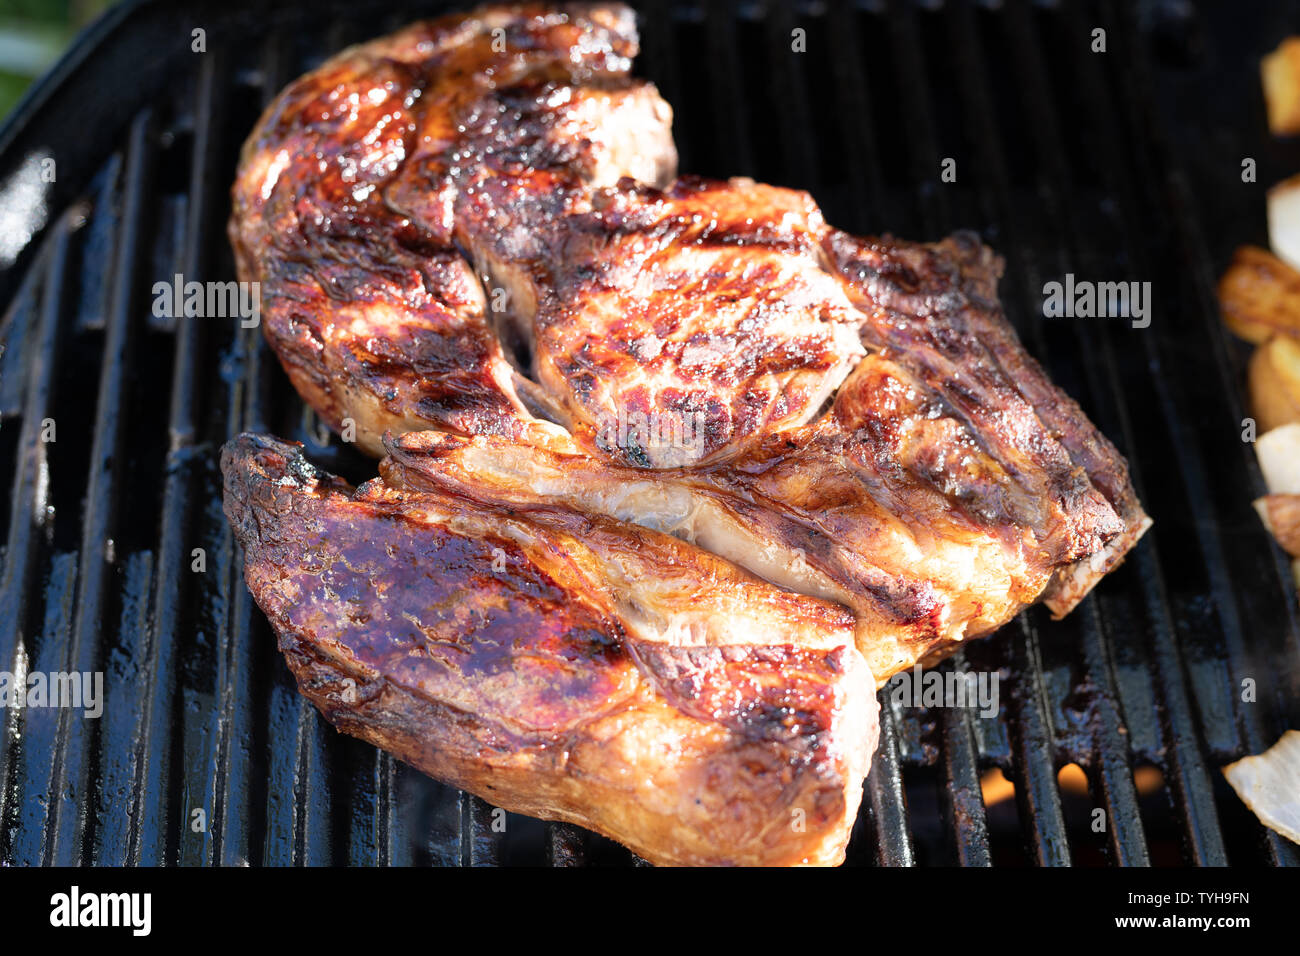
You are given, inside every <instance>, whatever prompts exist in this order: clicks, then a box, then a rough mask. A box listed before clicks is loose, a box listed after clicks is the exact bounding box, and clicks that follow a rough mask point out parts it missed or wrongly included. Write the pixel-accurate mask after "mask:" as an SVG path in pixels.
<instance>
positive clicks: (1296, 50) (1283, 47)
mask: <svg viewBox="0 0 1300 956" xmlns="http://www.w3.org/2000/svg"><path fill="white" fill-rule="evenodd" d="M1259 73H1260V79H1261V80H1262V81H1263V84H1264V104H1265V106H1266V107H1267V108H1268V128H1269V131H1270V132H1271V133H1272V134H1273V135H1274V136H1294V135H1295V134H1296V133H1300V37H1287V38H1286V39H1285V40H1283V41H1282V42H1281V44H1279V45H1278V48H1277V49H1276V50H1274V51H1273V52H1272V53H1270V54H1269V55H1268V56H1266V57H1264V59H1263V60H1261V61H1260V64H1259Z"/></svg>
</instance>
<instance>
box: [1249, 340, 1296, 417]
mask: <svg viewBox="0 0 1300 956" xmlns="http://www.w3.org/2000/svg"><path fill="white" fill-rule="evenodd" d="M1247 378H1248V385H1249V388H1250V406H1251V411H1252V413H1253V414H1254V416H1255V421H1256V422H1257V423H1258V425H1259V428H1260V429H1261V430H1262V431H1271V430H1272V429H1274V428H1277V427H1278V426H1280V425H1289V424H1291V423H1293V422H1300V342H1297V341H1296V340H1295V339H1293V338H1291V337H1290V336H1286V335H1278V336H1274V337H1273V338H1271V339H1269V340H1268V341H1267V342H1265V343H1264V344H1263V345H1261V346H1260V347H1259V348H1257V349H1255V354H1253V355H1252V356H1251V357H1250V365H1249V367H1248V369H1247Z"/></svg>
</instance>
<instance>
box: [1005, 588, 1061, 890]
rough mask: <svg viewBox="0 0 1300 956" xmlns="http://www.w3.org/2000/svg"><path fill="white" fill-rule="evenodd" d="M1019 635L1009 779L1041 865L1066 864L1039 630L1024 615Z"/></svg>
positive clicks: (1014, 667)
mask: <svg viewBox="0 0 1300 956" xmlns="http://www.w3.org/2000/svg"><path fill="white" fill-rule="evenodd" d="M1011 626H1014V627H1016V628H1017V629H1018V630H1019V631H1020V632H1021V634H1020V637H1019V638H1018V639H1017V640H1015V641H1014V642H1012V645H1011V647H1012V652H1011V653H1012V657H1011V670H1012V673H1014V674H1018V675H1020V676H1019V677H1018V679H1017V680H1015V681H1014V682H1013V683H1012V685H1011V707H1010V711H1011V728H1012V729H1011V747H1012V752H1013V753H1014V755H1015V761H1014V762H1013V764H1012V766H1011V773H1010V776H1011V778H1012V782H1013V784H1014V786H1015V788H1016V803H1017V806H1018V808H1019V811H1020V819H1021V820H1027V821H1028V823H1029V833H1028V834H1027V839H1028V842H1029V844H1030V850H1031V852H1032V853H1033V856H1034V860H1035V862H1037V863H1038V865H1039V866H1069V865H1070V862H1071V854H1070V841H1069V837H1068V836H1067V835H1066V829H1065V814H1064V812H1063V810H1062V808H1061V791H1060V789H1059V788H1058V786H1057V783H1056V770H1055V767H1054V764H1053V761H1054V760H1055V745H1054V743H1053V741H1052V734H1051V722H1050V721H1049V719H1048V716H1047V715H1048V709H1047V691H1046V688H1044V687H1043V666H1042V658H1041V656H1040V653H1039V647H1038V628H1037V626H1036V625H1035V624H1034V623H1033V621H1032V620H1031V617H1030V615H1029V614H1028V613H1023V614H1021V615H1020V616H1019V617H1018V618H1017V619H1016V622H1015V624H1013V625H1011Z"/></svg>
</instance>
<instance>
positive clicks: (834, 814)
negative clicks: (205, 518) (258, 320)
mask: <svg viewBox="0 0 1300 956" xmlns="http://www.w3.org/2000/svg"><path fill="white" fill-rule="evenodd" d="M222 469H223V472H224V475H225V482H226V497H225V503H226V512H227V516H228V518H229V519H230V522H231V525H232V527H233V528H234V529H235V532H236V535H237V537H238V539H239V541H240V543H241V545H242V546H243V548H244V553H245V559H244V567H245V578H246V580H247V582H248V586H249V588H250V590H251V591H252V592H253V595H254V597H255V599H256V600H257V602H258V604H259V605H260V606H261V607H262V609H263V610H264V611H265V612H266V614H267V616H268V617H269V618H270V620H271V622H272V624H273V625H274V627H275V629H276V632H277V633H278V634H279V636H280V646H281V649H282V650H283V651H284V652H285V656H286V660H287V661H288V663H289V666H290V667H291V669H292V670H293V672H294V674H295V676H296V677H297V679H298V682H299V688H300V690H301V691H302V692H303V693H304V694H305V695H306V696H307V697H308V698H310V699H311V700H312V701H313V702H314V703H315V704H316V705H317V706H318V707H319V708H320V709H321V711H322V713H323V714H324V715H325V716H326V717H327V718H329V719H330V720H331V721H332V722H333V723H335V724H336V726H338V727H339V729H341V730H343V731H345V732H348V733H351V734H354V735H356V736H359V737H362V738H363V739H366V740H369V741H371V742H372V743H375V744H376V745H378V746H380V747H383V748H384V749H386V750H388V751H390V752H391V753H393V754H395V755H396V756H398V757H399V758H401V759H403V760H406V761H408V762H410V763H411V764H413V765H414V766H416V767H418V768H420V769H421V770H423V771H425V772H426V773H429V774H431V775H432V776H435V777H437V778H438V779H440V780H444V781H447V782H448V783H451V784H452V785H454V786H457V787H460V788H462V789H465V790H469V791H471V792H473V793H476V794H478V795H479V796H481V797H483V798H484V799H486V800H488V801H490V802H492V803H493V804H494V805H496V806H500V807H504V808H506V809H508V810H512V811H517V812H520V813H527V814H531V815H534V816H539V817H542V818H544V819H552V820H566V821H569V822H573V823H577V824H581V825H583V826H586V827H589V828H591V829H594V830H597V831H598V832H601V833H604V834H606V835H608V836H611V837H613V838H614V839H617V840H619V841H620V842H622V843H624V844H625V845H627V846H628V847H630V848H631V849H633V850H634V851H635V852H637V853H639V854H640V855H642V856H643V857H645V858H646V859H649V860H651V861H653V862H656V863H667V864H749V865H782V864H792V863H818V864H834V863H838V862H840V860H841V859H842V857H843V853H844V847H845V845H846V843H847V840H848V835H849V831H850V829H851V827H852V824H853V821H854V818H855V815H856V811H857V805H858V801H859V799H860V797H861V783H862V778H863V776H865V774H866V771H867V768H868V765H869V760H870V754H871V752H872V750H873V749H874V747H875V733H876V731H875V718H874V712H875V706H876V705H875V701H874V698H873V697H872V694H871V678H870V675H869V673H868V672H867V670H866V668H865V666H864V665H863V663H862V660H861V658H860V657H859V656H858V654H857V653H856V651H854V650H853V647H852V643H851V640H852V630H851V628H852V619H851V618H850V617H849V616H848V615H846V614H844V612H843V611H842V610H838V609H836V608H834V606H833V605H827V604H825V603H824V602H819V601H816V600H815V599H812V598H807V597H802V596H798V595H793V594H789V593H786V592H780V591H779V589H775V588H772V587H771V585H765V584H763V583H761V582H759V581H757V580H756V579H753V578H750V577H749V576H747V575H744V574H743V572H738V571H735V570H734V569H727V568H726V567H725V566H724V564H723V563H721V562H718V561H717V559H716V558H713V557H712V556H709V555H700V557H701V559H702V560H704V561H705V562H706V564H707V565H708V569H707V570H704V569H703V568H702V569H701V570H700V571H697V572H695V577H696V578H697V579H698V580H699V581H701V582H705V584H704V585H703V586H704V589H705V590H706V591H707V590H708V589H709V587H710V585H708V584H707V582H708V581H709V580H710V577H709V576H710V575H714V576H715V577H714V582H715V583H714V584H712V585H711V587H713V588H716V589H717V593H716V594H715V596H714V598H713V601H714V602H716V601H719V600H725V596H726V594H727V593H728V591H729V590H730V589H732V588H734V587H740V588H750V589H754V590H757V591H766V592H768V594H769V596H770V598H771V599H772V601H773V602H774V603H772V604H771V608H772V610H771V613H768V614H766V615H765V616H764V617H763V618H762V620H764V621H766V626H767V627H768V628H770V630H769V632H768V633H767V634H765V635H764V638H765V640H764V641H763V642H762V643H757V644H755V643H728V642H727V640H726V639H725V637H724V638H723V642H722V643H712V644H709V643H706V644H702V645H692V644H682V643H675V642H674V636H673V635H674V634H675V633H676V632H672V631H667V632H664V633H662V634H658V635H656V634H654V633H653V632H652V629H650V628H648V627H647V626H646V625H645V624H644V622H642V621H640V620H638V619H635V618H633V617H629V616H628V613H627V612H624V611H622V610H620V605H619V603H618V602H617V601H616V600H615V599H614V598H613V597H612V596H611V595H610V593H609V591H608V590H607V588H606V587H605V584H604V581H605V575H603V574H601V573H600V568H601V567H603V565H602V564H600V563H599V561H615V562H617V561H620V560H626V561H631V562H640V563H639V564H637V565H636V566H637V567H638V568H639V569H640V573H639V574H638V576H637V580H644V581H646V582H652V581H654V580H655V579H656V577H657V575H656V574H655V573H654V566H655V562H656V561H660V562H663V563H662V565H661V570H662V572H663V573H664V574H673V573H679V571H680V567H681V565H682V564H683V563H684V562H688V561H689V560H691V553H692V552H694V549H690V548H689V546H687V545H684V544H682V543H681V542H678V541H675V540H674V539H672V538H669V537H668V536H666V535H662V534H658V533H657V532H653V531H649V530H647V529H644V528H638V527H635V526H631V525H623V524H620V523H617V522H611V521H608V520H605V519H601V518H598V517H591V516H583V515H578V514H575V513H573V512H566V511H564V510H562V509H548V510H539V511H535V512H534V513H532V514H530V515H528V516H526V517H522V516H521V517H516V516H512V515H511V514H510V513H509V512H507V511H503V510H499V509H492V508H489V507H487V506H479V507H474V506H472V505H470V504H469V503H467V502H465V501H463V500H462V501H452V500H450V499H448V498H446V497H443V496H439V495H436V494H432V493H416V492H412V491H397V490H394V489H391V488H389V487H387V486H386V485H384V484H383V482H381V481H379V480H375V481H372V482H368V483H367V484H366V485H364V486H362V487H361V488H360V489H357V490H355V491H354V490H352V489H351V488H349V487H348V486H347V485H346V484H345V483H343V482H342V481H340V480H338V479H336V478H333V477H332V476H329V475H325V474H322V473H319V472H317V471H316V470H315V469H313V468H312V467H311V466H310V465H308V464H306V463H305V462H304V461H303V459H302V457H301V454H300V451H299V450H298V448H297V447H296V446H292V445H288V444H286V443H282V442H278V441H275V440H272V439H268V438H263V437H259V436H253V435H243V436H240V437H239V438H238V439H236V440H235V441H233V442H232V443H231V444H229V445H228V446H227V447H226V449H225V450H224V451H223V455H222ZM694 553H697V554H698V552H694ZM592 562H597V563H592ZM643 598H644V600H645V602H646V603H647V604H654V602H655V601H656V600H657V599H658V598H657V596H656V595H655V594H652V593H649V592H647V593H646V594H645V595H643ZM676 600H677V598H676V597H675V596H670V597H669V598H668V603H667V604H666V605H665V606H666V607H669V608H673V607H676V608H677V610H678V612H681V613H686V612H687V611H688V610H689V608H683V607H681V606H679V605H678V604H675V603H674V602H675V601H676ZM762 603H763V602H762V601H756V600H755V599H753V598H752V597H751V598H749V599H747V604H748V605H749V606H754V605H755V604H762ZM706 626H708V625H707V624H706Z"/></svg>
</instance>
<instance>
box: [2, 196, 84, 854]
mask: <svg viewBox="0 0 1300 956" xmlns="http://www.w3.org/2000/svg"><path fill="white" fill-rule="evenodd" d="M72 218H73V214H72V213H69V214H65V215H64V216H62V217H61V218H60V219H59V221H58V223H57V224H56V226H55V227H54V231H53V234H52V235H51V236H50V239H49V241H48V244H47V245H46V247H45V249H43V250H42V252H41V256H40V258H39V259H38V260H37V262H35V263H33V265H32V268H31V273H30V275H31V279H30V281H29V282H28V283H25V288H24V289H22V290H20V292H19V297H20V298H19V300H18V301H20V302H25V303H27V305H26V310H27V314H26V315H17V314H15V316H14V321H15V322H16V321H18V320H19V319H22V320H24V321H27V322H29V323H30V322H31V319H32V316H33V313H34V312H35V311H36V306H35V305H33V304H32V303H34V302H36V301H37V300H36V299H35V295H36V292H37V286H39V287H40V299H39V312H38V321H39V327H38V331H37V339H36V341H35V342H34V343H33V347H32V352H31V355H32V358H31V360H30V363H29V364H28V366H27V380H26V388H25V392H24V395H23V402H22V416H23V418H22V425H21V428H20V431H19V437H18V448H17V452H16V455H15V459H14V475H13V479H12V482H11V484H10V486H9V487H10V490H11V494H12V497H11V499H10V505H9V509H10V515H9V533H8V536H7V540H6V545H5V552H4V554H5V561H4V576H3V578H2V579H0V621H3V622H4V640H3V644H0V661H3V662H4V663H3V666H4V667H5V668H7V669H8V670H9V671H10V673H12V674H14V675H20V674H22V673H23V672H24V671H25V670H26V658H27V654H28V648H27V642H26V637H25V636H26V635H27V633H28V632H29V630H30V628H29V626H28V616H29V613H30V610H31V609H30V608H29V606H28V603H29V602H28V597H29V595H30V593H31V590H32V572H33V570H34V568H35V564H36V557H37V554H38V553H39V551H40V539H39V537H38V534H37V532H38V531H40V530H42V529H43V528H44V527H45V526H46V522H47V511H46V509H47V507H48V504H49V462H48V445H47V444H46V443H45V442H44V441H42V440H41V429H42V422H43V420H44V419H45V418H46V417H47V415H48V413H49V411H50V409H51V408H52V407H53V400H54V391H55V387H56V379H55V376H54V370H55V368H56V366H57V365H58V360H59V350H60V345H61V344H62V342H63V335H62V334H61V331H62V330H61V325H62V321H61V319H62V312H63V292H64V287H65V281H66V274H67V262H68V246H69V244H70V238H69V237H70V234H71V226H70V220H71V219H72ZM46 250H48V251H46ZM38 280H39V281H38ZM24 717H25V709H24V708H21V707H11V708H7V709H6V712H5V714H4V720H3V721H2V722H0V726H3V727H4V731H5V739H4V742H3V745H2V746H0V851H3V849H4V848H5V847H6V845H7V843H8V835H9V832H10V825H11V821H12V820H13V818H14V817H15V815H16V813H17V810H18V808H19V806H20V805H21V803H22V801H23V799H24V797H25V793H24V791H23V790H21V789H16V788H15V789H11V788H14V787H15V781H14V779H13V774H14V762H15V759H14V758H15V750H16V748H17V747H18V741H19V740H21V739H23V737H24V736H25V735H24V732H23V731H24V726H23V725H24ZM0 859H3V853H0Z"/></svg>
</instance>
